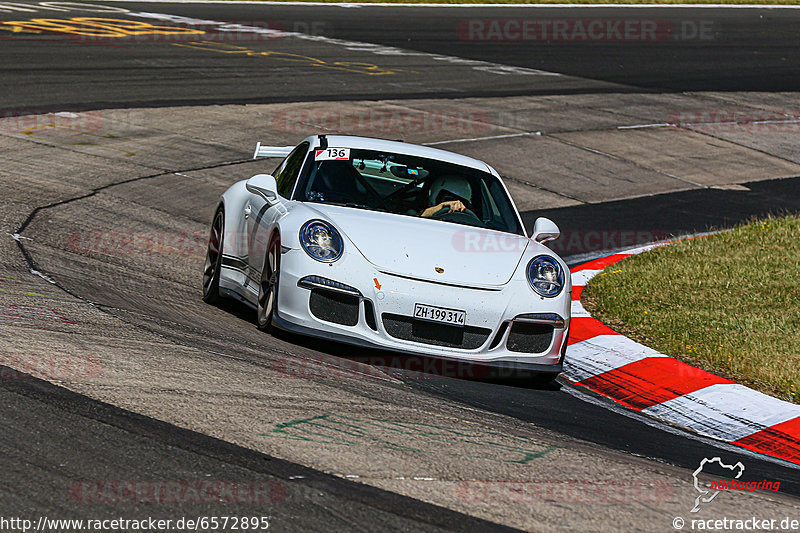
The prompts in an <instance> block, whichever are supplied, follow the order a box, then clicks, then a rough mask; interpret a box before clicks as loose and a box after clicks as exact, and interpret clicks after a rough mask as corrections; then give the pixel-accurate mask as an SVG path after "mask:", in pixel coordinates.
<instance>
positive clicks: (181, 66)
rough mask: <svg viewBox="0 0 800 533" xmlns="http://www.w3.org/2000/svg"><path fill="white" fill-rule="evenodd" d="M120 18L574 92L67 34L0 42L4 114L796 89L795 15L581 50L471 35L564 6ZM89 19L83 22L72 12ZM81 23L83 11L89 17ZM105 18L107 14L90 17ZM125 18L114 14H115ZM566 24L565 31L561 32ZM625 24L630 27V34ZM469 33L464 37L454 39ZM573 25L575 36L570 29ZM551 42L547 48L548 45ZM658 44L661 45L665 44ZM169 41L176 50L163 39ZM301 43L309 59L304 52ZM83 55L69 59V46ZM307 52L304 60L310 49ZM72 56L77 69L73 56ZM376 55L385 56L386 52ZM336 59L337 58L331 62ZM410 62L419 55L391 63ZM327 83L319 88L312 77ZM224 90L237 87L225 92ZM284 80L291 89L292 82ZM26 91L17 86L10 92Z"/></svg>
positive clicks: (617, 15) (705, 22)
mask: <svg viewBox="0 0 800 533" xmlns="http://www.w3.org/2000/svg"><path fill="white" fill-rule="evenodd" d="M106 5H110V6H113V5H117V6H120V7H123V8H125V9H128V10H131V11H142V12H154V11H156V12H168V13H169V14H173V15H180V16H184V17H191V18H195V19H204V20H210V21H230V22H234V23H238V24H244V25H256V26H259V27H269V28H276V29H279V30H286V31H299V32H301V33H302V32H305V33H308V34H311V35H318V36H323V37H330V38H335V39H341V40H352V41H357V42H361V43H375V44H381V45H386V46H397V47H402V48H403V49H405V50H413V51H420V52H426V53H434V54H443V55H448V56H453V57H458V58H470V59H476V60H482V61H487V62H490V63H494V64H500V65H512V66H517V67H524V68H530V69H541V70H543V71H545V72H555V73H560V74H562V75H564V76H576V77H579V78H580V80H578V81H576V82H575V83H558V82H556V81H557V80H552V79H547V78H546V77H545V78H544V79H542V78H536V77H533V78H535V79H533V80H530V81H528V80H526V81H525V82H523V83H497V82H495V83H486V82H485V80H482V79H480V78H479V77H476V78H475V83H464V84H462V83H460V82H459V83H456V82H455V81H454V80H453V79H452V78H449V74H448V71H447V69H437V70H431V71H429V72H428V73H427V80H426V82H425V83H422V84H420V83H403V82H402V81H401V82H399V83H397V82H395V83H382V82H378V83H376V81H377V80H375V79H373V78H370V79H368V80H362V81H352V80H348V81H347V82H343V81H342V80H341V79H340V78H338V77H337V76H336V75H335V74H334V73H333V72H326V73H324V74H322V73H320V74H319V76H312V77H310V78H308V79H306V78H303V79H302V80H293V78H292V75H293V69H291V67H287V68H286V69H283V70H280V69H278V70H276V69H270V70H269V71H268V72H267V71H265V70H263V69H258V68H257V67H255V66H254V65H253V63H252V62H249V61H247V60H246V58H237V57H232V56H230V55H226V56H225V58H224V61H223V60H222V58H220V57H217V58H214V57H208V55H209V54H201V53H194V54H192V53H191V50H187V49H181V48H178V47H173V46H166V45H167V44H169V42H170V40H169V39H168V38H166V37H165V38H164V39H163V40H162V41H161V42H147V40H140V41H139V42H137V43H136V44H137V46H125V45H124V43H123V44H120V43H113V42H109V40H107V39H106V40H104V39H98V38H91V37H88V38H80V37H79V36H73V37H75V38H73V39H72V43H73V46H58V45H56V46H51V45H52V44H53V43H52V42H49V41H51V40H52V39H53V37H52V35H47V34H45V35H36V34H32V33H31V34H18V35H9V34H8V32H2V34H3V35H0V37H3V38H4V39H5V41H6V42H4V43H3V48H4V54H3V57H2V58H0V68H1V69H2V71H3V73H4V76H3V79H2V80H0V89H2V94H3V95H4V98H3V100H4V101H3V108H4V109H28V110H42V109H48V108H59V109H63V108H64V107H70V108H73V109H79V108H103V107H121V106H141V105H169V104H181V105H183V104H187V103H198V104H202V103H209V104H223V103H243V102H279V101H302V100H337V99H360V98H364V99H374V98H404V97H405V98H408V97H441V96H443V95H444V96H453V97H468V96H510V95H523V94H566V93H598V92H604V91H608V92H610V91H614V92H625V91H630V92H670V91H699V90H715V91H792V90H794V89H796V87H797V86H798V84H799V83H800V58H798V55H797V54H796V42H797V39H798V37H800V29H799V28H800V24H798V22H800V10H794V9H769V8H764V9H740V10H732V9H694V10H689V9H668V10H666V9H662V8H652V9H648V8H637V9H635V10H633V11H626V10H624V9H619V8H616V9H615V8H592V9H591V10H589V11H588V12H584V13H582V14H581V17H583V18H586V19H589V20H601V21H609V20H610V21H619V20H628V19H631V20H633V21H634V23H639V24H641V23H652V24H653V25H655V27H656V28H657V32H656V33H654V35H656V38H655V39H648V40H643V39H638V40H637V39H636V38H635V36H636V35H637V34H636V32H633V33H631V35H632V36H633V38H630V39H628V38H622V39H620V38H619V37H620V34H618V33H617V30H618V28H616V27H614V29H612V30H609V31H608V32H607V37H606V38H603V39H601V40H599V41H593V42H589V43H581V42H576V41H574V40H573V39H571V38H570V37H567V36H566V35H567V34H564V35H565V36H564V37H560V36H559V38H558V39H553V38H552V37H553V36H552V35H548V34H547V33H543V34H541V37H540V38H536V39H535V40H527V41H523V42H520V40H519V39H520V37H518V36H517V35H518V32H515V31H514V28H515V27H512V28H511V29H509V30H507V31H506V30H504V31H501V33H500V34H499V37H497V36H494V37H492V40H477V39H478V37H484V38H489V37H491V35H490V34H489V27H488V26H486V29H485V33H483V30H481V31H480V32H477V33H476V32H475V31H473V32H472V33H470V31H469V28H470V26H469V24H470V22H471V21H476V20H477V21H480V20H486V19H500V20H508V19H510V20H523V19H526V18H527V19H534V20H561V21H569V20H573V19H574V18H575V17H574V11H570V10H569V9H555V8H537V9H535V10H534V11H533V12H532V13H531V11H530V10H525V9H521V8H513V7H503V8H481V7H470V8H462V9H459V8H419V9H418V10H417V11H415V12H414V14H413V15H411V16H409V13H410V11H409V10H408V9H406V8H398V7H363V8H344V7H338V6H312V7H302V6H275V5H268V6H253V5H237V4H235V5H229V4H224V5H223V4H203V5H191V4H173V5H170V6H169V8H168V9H163V6H159V9H155V7H156V6H157V4H153V3H119V4H114V3H113V2H108V3H107V4H106ZM74 14H79V15H82V16H86V15H87V14H89V13H85V12H84V13H74ZM0 15H2V16H3V17H4V18H5V19H6V20H25V19H26V18H32V17H56V18H63V17H64V16H70V14H69V13H63V12H60V11H54V10H50V11H48V10H44V9H38V10H37V11H35V12H23V11H19V10H17V11H8V10H6V11H4V12H0ZM89 15H92V14H89ZM94 15H95V16H101V17H112V18H113V17H114V16H115V15H114V13H102V12H100V13H94ZM123 18H125V17H123ZM566 23H567V24H568V23H569V22H566ZM634 27H638V26H635V25H634ZM465 28H466V29H465ZM570 28H572V26H570ZM548 36H549V37H550V39H549V40H546V38H547V37H548ZM662 36H663V38H662ZM173 42H174V41H173ZM235 44H238V45H243V46H246V45H247V44H248V43H247V42H244V43H241V42H240V43H235ZM314 44H315V43H314V42H313V41H308V42H307V46H306V49H307V50H309V51H310V52H313V50H314ZM78 45H81V46H82V47H83V49H82V50H81V51H80V52H79V53H78V55H77V56H76V51H75V46H78ZM309 55H313V54H311V53H309ZM77 57H80V58H81V59H80V61H77V60H76V58H77ZM383 57H384V58H386V57H387V56H383ZM340 59H341V58H340ZM402 59H403V60H404V61H403V64H404V65H412V66H413V65H414V64H415V62H416V59H417V58H408V57H404V58H402ZM322 78H324V80H323V79H322ZM232 80H235V82H234V83H232ZM295 81H298V82H297V83H296V82H295ZM23 87H24V88H25V90H20V89H21V88H23Z"/></svg>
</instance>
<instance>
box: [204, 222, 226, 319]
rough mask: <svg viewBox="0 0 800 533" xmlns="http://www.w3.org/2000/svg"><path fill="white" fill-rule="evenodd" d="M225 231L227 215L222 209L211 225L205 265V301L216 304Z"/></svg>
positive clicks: (218, 296)
mask: <svg viewBox="0 0 800 533" xmlns="http://www.w3.org/2000/svg"><path fill="white" fill-rule="evenodd" d="M224 229H225V213H224V211H223V210H222V208H221V207H220V208H219V209H218V210H217V213H216V214H215V215H214V222H212V223H211V234H210V235H209V237H208V250H207V251H206V262H205V264H204V265H203V301H205V302H206V303H210V304H216V303H217V302H218V301H219V298H220V295H219V275H220V270H221V269H222V236H223V230H224Z"/></svg>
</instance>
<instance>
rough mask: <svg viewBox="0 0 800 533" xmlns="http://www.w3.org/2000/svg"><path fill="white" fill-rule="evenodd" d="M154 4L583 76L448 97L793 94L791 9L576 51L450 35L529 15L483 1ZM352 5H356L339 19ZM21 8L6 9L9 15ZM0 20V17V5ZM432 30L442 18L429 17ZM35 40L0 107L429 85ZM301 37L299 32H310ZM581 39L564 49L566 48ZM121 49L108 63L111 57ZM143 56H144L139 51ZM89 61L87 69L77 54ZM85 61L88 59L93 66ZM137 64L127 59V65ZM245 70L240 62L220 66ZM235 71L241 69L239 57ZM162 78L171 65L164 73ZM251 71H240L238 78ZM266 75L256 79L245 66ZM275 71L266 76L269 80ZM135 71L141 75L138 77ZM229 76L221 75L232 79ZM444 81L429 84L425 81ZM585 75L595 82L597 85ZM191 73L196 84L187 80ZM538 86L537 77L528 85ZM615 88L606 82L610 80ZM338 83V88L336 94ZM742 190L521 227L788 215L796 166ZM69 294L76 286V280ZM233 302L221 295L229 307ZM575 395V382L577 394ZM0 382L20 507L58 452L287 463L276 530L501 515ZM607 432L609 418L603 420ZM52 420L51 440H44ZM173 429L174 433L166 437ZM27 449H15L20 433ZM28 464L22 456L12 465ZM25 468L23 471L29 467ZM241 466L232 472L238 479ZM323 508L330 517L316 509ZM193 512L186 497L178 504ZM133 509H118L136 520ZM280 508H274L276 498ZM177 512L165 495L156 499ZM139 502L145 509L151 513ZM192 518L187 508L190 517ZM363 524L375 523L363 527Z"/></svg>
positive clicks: (233, 98) (493, 399)
mask: <svg viewBox="0 0 800 533" xmlns="http://www.w3.org/2000/svg"><path fill="white" fill-rule="evenodd" d="M107 5H120V6H124V7H125V8H126V9H131V10H133V9H137V10H141V11H154V10H155V9H154V5H153V4H128V3H125V4H122V3H120V4H114V3H113V2H108V3H107ZM158 11H159V12H168V13H170V14H175V15H183V16H192V17H198V18H205V19H211V20H225V21H252V20H261V19H263V18H268V19H270V20H273V19H274V20H279V21H281V24H282V25H284V27H285V28H287V29H290V30H291V29H293V28H296V27H301V26H302V25H303V24H306V25H311V26H313V25H314V24H315V23H316V27H317V28H318V29H319V30H320V32H321V33H322V34H323V35H326V36H329V37H335V38H338V39H348V40H357V41H361V42H371V43H379V44H382V45H387V46H402V47H403V48H405V49H412V50H419V51H424V52H431V53H437V54H447V55H451V56H457V57H467V58H472V59H478V60H482V61H490V62H492V63H497V64H502V65H513V66H519V67H525V68H534V69H542V70H546V71H550V72H558V73H562V74H565V75H573V76H580V77H581V78H583V79H585V81H582V82H579V83H577V84H572V85H570V86H568V87H559V86H558V85H552V86H538V85H537V86H532V87H526V86H524V84H523V85H519V86H508V87H503V88H497V89H496V88H492V87H485V86H482V87H479V86H473V87H469V86H466V87H460V88H458V93H457V94H458V96H459V97H466V96H502V95H519V94H542V93H552V94H560V93H569V92H603V91H607V90H610V86H604V85H603V83H609V84H621V85H623V86H624V87H623V88H622V90H625V91H632V92H637V91H641V92H670V91H689V90H722V91H724V90H740V91H741V90H744V91H780V90H793V89H796V87H797V86H798V82H800V56H798V55H797V54H796V53H795V49H796V39H797V37H798V33H800V29H798V28H800V25H798V24H797V22H798V18H800V10H770V9H752V10H736V11H734V10H723V9H720V10H714V9H708V10H703V11H702V12H701V13H700V14H699V15H698V11H696V10H691V11H688V10H686V11H683V10H670V11H669V13H668V14H664V11H663V10H655V9H654V10H648V9H640V10H637V11H636V14H637V16H641V17H648V18H652V19H662V18H669V19H671V20H674V21H695V22H697V21H699V20H708V21H711V27H713V28H714V32H715V33H714V34H713V35H714V37H713V38H711V39H708V40H693V41H691V42H681V41H676V42H670V43H666V44H654V43H638V44H637V43H608V44H607V45H602V46H599V47H592V48H586V47H584V48H579V45H577V44H576V43H533V44H531V43H525V44H524V45H523V44H520V43H516V44H515V43H488V44H487V43H473V42H469V41H464V40H461V39H458V35H457V32H456V30H455V29H454V26H455V25H456V24H457V23H458V21H459V20H462V19H465V18H482V17H492V16H493V17H497V16H502V17H522V16H529V14H528V12H523V11H521V10H518V9H515V8H502V10H501V11H499V13H500V15H498V11H492V10H489V9H483V8H469V9H464V10H453V9H432V8H424V9H420V10H419V12H418V14H415V15H414V16H406V14H407V13H408V11H406V10H403V11H402V12H401V11H398V10H397V8H389V7H382V8H374V10H371V12H370V16H368V17H367V16H361V12H359V11H358V10H355V9H345V8H341V7H316V8H314V9H313V10H312V9H310V8H301V7H295V6H285V7H275V6H269V7H268V8H267V7H265V8H263V10H261V9H257V8H253V7H251V6H241V5H233V6H219V5H203V6H186V5H169V6H163V5H159V6H158ZM354 14H355V15H357V16H354ZM593 14H596V16H597V17H598V18H615V17H622V16H629V12H623V11H620V10H614V9H605V8H603V9H597V11H594V12H593ZM15 15H19V13H15ZM537 16H541V17H543V18H544V17H558V16H561V17H568V16H570V15H569V14H568V13H567V14H565V12H564V11H559V10H555V9H541V10H538V11H537ZM4 17H5V18H6V19H8V16H7V15H4ZM443 28H444V30H443ZM49 38H50V37H48V36H47V35H31V36H29V38H25V39H19V38H17V39H9V40H6V41H4V42H3V43H2V45H3V48H4V52H6V51H7V52H8V53H4V54H3V56H2V59H0V65H2V67H0V68H2V70H3V72H4V77H3V80H2V81H0V85H2V87H3V91H2V93H1V94H2V95H3V96H2V107H3V108H4V109H16V110H22V109H35V110H45V109H56V108H57V109H64V108H70V109H85V108H105V107H136V106H140V105H167V104H202V103H245V102H276V101H286V100H306V99H307V100H322V99H336V98H338V97H341V98H346V99H356V98H364V97H371V98H378V97H380V98H389V97H391V98H399V97H425V96H433V95H436V96H441V93H440V92H439V90H438V89H429V88H427V87H425V86H410V87H397V86H390V85H388V84H387V85H382V84H377V85H367V84H364V85H358V84H353V86H351V87H349V88H348V89H347V91H345V92H346V94H343V95H337V94H336V91H335V90H332V88H331V87H337V86H338V85H337V84H341V80H339V79H337V78H336V74H335V73H332V74H331V73H328V72H326V71H322V70H321V71H318V72H317V73H316V74H315V78H316V83H313V84H312V83H309V84H304V85H302V86H300V87H298V90H296V91H294V92H293V93H292V94H291V95H287V90H286V87H287V83H288V80H290V78H291V72H290V71H287V72H284V73H277V74H276V73H275V72H272V73H271V74H270V76H266V75H262V74H260V73H259V72H258V71H257V70H252V68H251V67H244V66H242V65H239V64H237V61H235V60H234V61H231V62H226V63H224V64H223V63H220V62H219V61H216V60H215V58H214V57H212V56H211V55H202V54H200V55H198V54H197V53H195V52H196V51H195V50H191V49H188V48H178V47H169V48H168V49H166V47H164V46H161V45H159V44H153V45H148V46H140V47H134V48H129V49H124V50H120V49H119V48H117V47H115V46H108V45H107V43H99V44H98V43H83V45H84V48H83V49H84V50H85V54H84V55H83V56H81V55H76V54H75V52H74V49H72V48H70V47H68V46H56V47H53V46H51V44H52V43H46V42H44V41H46V40H48V39H49ZM310 46H312V47H313V42H310ZM578 51H579V53H578ZM121 53H122V54H124V55H125V57H124V59H123V60H120V54H121ZM154 57H155V59H154ZM89 59H91V64H92V65H93V66H92V67H91V68H90V67H88V65H87V64H88V63H89V61H88V60H89ZM98 65H99V66H98ZM132 65H139V67H138V68H131V67H132ZM239 68H243V69H245V71H246V72H245V75H246V76H247V79H246V82H245V83H239V82H237V81H236V80H237V79H239V78H240V77H241V76H242V74H238V75H237V76H238V77H232V74H231V73H232V72H235V71H236V70H237V69H239ZM247 69H250V70H247ZM165 73H168V74H167V75H165ZM251 74H252V77H250V75H251ZM259 76H263V78H261V77H259ZM276 76H277V77H278V79H277V80H276V78H275V77H276ZM143 80H144V81H145V83H144V84H143V83H142V81H143ZM232 80H233V81H232ZM445 82H447V83H449V82H450V80H438V81H437V80H435V79H432V80H431V84H433V85H436V84H437V83H445ZM596 82H602V83H600V84H597V83H596ZM197 85H203V90H202V91H193V90H192V89H191V87H192V86H195V87H196V86H197ZM534 85H535V84H534ZM615 87H616V88H615V89H614V90H616V91H619V90H620V88H619V86H617V85H615ZM348 91H349V92H348ZM747 187H748V188H749V189H750V191H749V192H747V193H746V194H742V193H741V192H737V193H735V194H734V193H732V192H730V191H724V190H713V189H703V190H699V191H686V192H680V193H671V194H666V195H658V196H651V197H645V198H641V199H633V200H621V201H617V202H611V203H607V204H597V205H582V206H577V207H568V208H560V209H552V210H542V211H536V212H529V213H525V214H524V218H525V219H526V223H528V224H529V223H530V221H531V220H532V219H533V218H535V217H536V216H541V215H545V216H550V217H552V218H554V219H557V220H559V221H567V222H566V223H562V229H570V227H574V228H576V229H578V228H586V227H598V228H615V229H625V228H632V229H636V228H640V227H642V225H643V224H644V223H646V224H647V227H648V228H652V229H658V230H663V231H664V232H667V233H676V234H681V233H691V232H695V231H704V230H706V229H709V228H713V227H726V226H729V225H730V224H733V223H736V222H739V221H741V220H745V219H747V218H749V217H751V216H756V215H763V214H765V213H770V212H781V211H800V183H799V182H798V179H789V180H776V181H768V182H758V183H752V184H747ZM79 290H80V288H79ZM233 312H236V309H235V306H234V311H233ZM293 341H294V342H297V343H299V344H301V345H305V346H307V347H310V348H312V349H313V350H317V351H319V352H322V353H328V354H332V355H337V354H338V355H341V350H339V349H337V348H335V347H334V348H330V347H326V346H321V345H319V344H318V343H314V342H311V341H305V340H302V339H293ZM405 381H406V382H407V383H409V384H411V385H412V386H413V387H416V388H417V389H419V390H421V391H424V392H426V393H432V394H436V395H441V396H443V397H445V398H448V399H452V400H456V401H459V402H462V403H464V404H467V405H470V406H474V407H479V408H481V409H486V410H489V411H494V412H497V413H502V414H505V415H509V416H512V417H515V418H518V419H519V420H522V421H525V422H530V423H532V424H536V425H538V426H541V427H546V428H550V429H553V430H555V431H557V432H561V433H563V434H565V435H569V436H573V437H578V438H581V439H584V440H588V441H590V442H594V443H597V444H600V445H602V446H607V447H609V448H611V449H616V450H622V451H624V452H627V453H630V454H633V455H637V456H643V457H648V458H654V459H657V460H659V461H663V462H665V463H670V464H673V465H676V466H680V467H686V468H694V467H695V466H696V465H697V464H698V460H699V458H702V457H709V456H712V455H715V454H716V455H718V454H720V453H721V451H720V450H721V448H720V447H719V446H718V445H716V444H715V443H713V442H709V441H703V440H698V439H694V438H687V437H686V436H685V435H683V434H681V432H680V431H676V432H673V431H669V432H668V431H664V430H661V429H658V428H654V427H653V426H652V425H650V424H647V423H646V422H644V421H642V420H640V419H637V418H634V417H629V416H626V415H622V414H619V413H617V412H614V411H612V410H609V409H608V405H607V403H606V402H605V401H604V400H602V399H600V398H595V397H590V399H591V400H592V401H587V398H585V397H584V398H582V397H579V396H577V395H576V394H568V393H566V392H565V391H564V390H563V389H564V387H567V386H566V385H561V386H558V387H553V388H551V389H544V390H540V389H531V388H527V387H524V386H519V385H516V384H513V383H496V382H491V381H470V380H457V379H447V378H442V379H437V380H425V379H414V378H406V379H405ZM584 394H585V393H584ZM0 395H2V397H3V405H4V421H3V424H4V429H7V431H4V438H3V440H2V448H0V449H2V450H3V451H4V453H3V454H2V455H3V459H2V460H0V464H2V465H3V469H4V471H5V472H7V475H6V476H5V479H6V480H7V481H9V482H11V483H8V484H7V486H13V487H15V488H14V489H13V490H9V489H6V490H7V492H6V493H5V494H6V496H8V498H9V501H11V502H13V503H15V504H18V505H19V506H20V508H31V509H35V508H36V507H37V505H39V506H41V507H47V506H48V505H53V506H58V505H60V504H58V503H54V502H49V501H48V496H47V492H48V488H47V487H51V486H53V484H57V483H63V481H64V479H65V477H67V476H65V475H64V473H63V472H60V471H58V468H59V467H57V466H56V465H57V464H60V463H59V462H58V461H57V460H56V458H58V457H59V456H63V461H64V463H69V464H70V466H69V469H71V470H72V472H73V473H77V472H81V473H83V474H84V475H85V476H86V477H87V478H91V479H97V478H101V477H105V478H107V479H136V478H137V477H139V478H141V477H142V475H144V474H146V473H147V472H155V471H157V472H159V473H160V475H165V476H166V473H167V472H174V473H175V475H173V476H172V478H171V479H174V478H178V477H179V476H180V474H179V473H180V472H186V471H192V472H203V473H206V474H207V475H209V476H211V477H212V479H219V478H222V479H224V476H226V475H227V476H235V475H239V474H238V470H236V469H241V470H243V471H246V472H247V476H249V478H250V479H253V478H254V476H257V477H256V479H263V480H264V481H266V482H268V481H270V480H277V479H280V480H284V481H285V480H286V479H287V478H288V476H290V475H297V473H298V472H300V473H302V475H305V476H306V477H305V478H304V479H302V480H297V481H296V483H298V484H299V485H302V487H303V489H304V490H308V493H309V494H311V493H314V494H317V495H319V497H318V499H316V500H315V499H314V498H312V497H311V496H309V497H308V498H306V499H304V500H302V501H299V502H295V503H293V504H292V505H296V507H294V508H293V509H292V510H291V511H288V512H286V515H290V516H291V520H288V521H287V522H286V523H284V524H282V529H283V528H285V529H291V530H298V531H299V530H308V529H312V530H314V529H317V528H318V527H319V525H320V524H328V525H330V526H331V527H332V528H334V529H340V530H345V529H358V526H356V524H357V523H364V522H367V523H369V522H370V521H373V520H380V523H381V524H382V526H383V527H384V528H385V529H397V530H404V529H413V530H426V531H427V530H436V529H439V528H441V529H443V530H473V531H474V530H481V531H488V530H491V529H492V528H493V527H497V529H498V530H499V529H502V528H500V527H499V526H494V525H492V524H489V523H486V522H482V521H479V520H477V519H474V518H471V517H468V516H466V515H463V514H459V513H455V512H452V511H448V510H445V509H441V508H436V507H435V506H431V505H429V504H426V503H424V502H420V501H417V500H413V499H410V498H404V497H401V496H398V495H396V494H392V493H389V492H385V491H381V490H379V489H373V488H370V487H366V486H363V485H355V484H352V483H348V482H346V481H343V480H341V479H339V478H335V477H332V476H326V475H324V474H320V473H317V472H314V471H311V470H310V469H307V468H305V467H302V466H299V465H295V464H291V463H288V462H286V461H282V460H279V459H275V458H271V457H269V456H266V455H263V454H258V453H256V452H252V451H250V450H246V449H244V448H239V447H236V446H233V445H230V444H227V443H225V442H222V441H218V440H215V439H212V438H211V437H206V436H202V435H199V434H193V433H190V432H185V431H183V430H180V431H179V430H177V428H174V427H172V426H168V425H166V424H163V423H161V422H158V421H156V420H153V419H149V418H147V417H143V416H140V415H136V414H133V413H130V412H125V411H122V410H119V409H117V408H113V407H110V406H107V405H105V404H100V403H98V402H94V401H92V400H89V399H87V398H84V397H81V396H79V395H76V394H73V393H69V392H66V391H64V390H63V389H59V388H55V387H53V386H52V385H49V384H46V383H44V382H40V381H38V380H34V379H32V378H30V379H20V380H2V383H0ZM609 427H613V428H614V429H615V430H614V431H608V428H609ZM50 432H52V433H53V435H52V436H51V435H50ZM176 432H177V433H176ZM65 434H72V435H81V438H82V439H83V440H84V442H85V443H86V447H85V449H82V450H69V453H68V454H66V455H65V454H64V451H65V450H63V449H60V447H59V445H58V442H59V438H63V436H64V435H65ZM30 442H33V443H35V444H33V445H29V444H27V443H30ZM23 464H24V465H26V466H25V467H24V468H23V467H20V465H23ZM32 471H35V472H36V476H31V475H30V474H31V472H32ZM748 474H750V475H752V476H753V478H758V479H761V478H762V477H763V478H765V479H772V480H780V481H781V483H782V485H781V487H782V492H785V493H787V494H792V495H800V476H798V474H797V470H796V469H795V468H791V467H787V466H784V465H781V464H779V463H776V462H773V461H767V460H761V459H757V458H755V457H753V456H749V457H748ZM240 477H241V476H240ZM319 498H321V499H322V500H324V501H320V500H319ZM331 507H335V508H337V513H335V514H332V513H331V512H330V509H331ZM189 510H191V511H192V512H194V511H196V510H197V509H196V507H190V508H189ZM140 511H141V510H140V509H135V508H131V514H132V515H136V514H137V512H138V514H139V515H141V512H140ZM282 512H284V511H282ZM169 513H170V515H175V514H176V510H175V508H174V507H171V508H170V509H169ZM150 514H153V513H152V512H150ZM195 514H196V513H195ZM373 523H374V522H373Z"/></svg>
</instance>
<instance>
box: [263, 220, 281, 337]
mask: <svg viewBox="0 0 800 533" xmlns="http://www.w3.org/2000/svg"><path fill="white" fill-rule="evenodd" d="M280 265H281V238H280V236H278V234H277V233H276V234H275V235H273V236H272V240H270V243H269V247H268V248H267V256H266V257H265V258H264V268H263V269H262V270H261V283H260V284H259V286H258V329H260V330H261V331H271V330H272V317H273V316H274V314H275V308H276V307H277V305H278V275H279V273H280Z"/></svg>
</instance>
